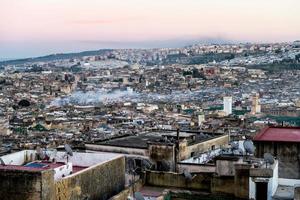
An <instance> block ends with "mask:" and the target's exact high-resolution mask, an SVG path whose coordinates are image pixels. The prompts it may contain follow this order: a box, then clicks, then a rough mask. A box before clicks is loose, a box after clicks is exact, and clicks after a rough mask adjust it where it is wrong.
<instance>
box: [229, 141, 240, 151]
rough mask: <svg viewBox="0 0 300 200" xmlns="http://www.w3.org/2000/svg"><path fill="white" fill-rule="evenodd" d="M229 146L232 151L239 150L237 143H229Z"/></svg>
mask: <svg viewBox="0 0 300 200" xmlns="http://www.w3.org/2000/svg"><path fill="white" fill-rule="evenodd" d="M230 146H231V150H232V151H234V150H238V149H239V143H237V142H231V143H230Z"/></svg>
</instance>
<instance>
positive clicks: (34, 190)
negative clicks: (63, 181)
mask: <svg viewBox="0 0 300 200" xmlns="http://www.w3.org/2000/svg"><path fill="white" fill-rule="evenodd" d="M53 173H54V172H53V171H52V170H48V171H43V172H31V171H21V170H5V171H1V172H0V180H1V181H0V197H1V199H5V200H38V199H41V200H54V196H53V194H54V179H53ZM46 180H47V181H46Z"/></svg>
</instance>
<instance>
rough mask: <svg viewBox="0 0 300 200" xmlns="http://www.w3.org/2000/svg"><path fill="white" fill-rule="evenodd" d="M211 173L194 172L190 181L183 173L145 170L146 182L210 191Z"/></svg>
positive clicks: (154, 184) (155, 184)
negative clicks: (194, 174)
mask: <svg viewBox="0 0 300 200" xmlns="http://www.w3.org/2000/svg"><path fill="white" fill-rule="evenodd" d="M211 177H212V174H211V173H207V174H204V173H201V174H196V176H195V177H194V178H193V180H192V181H188V180H187V179H185V177H184V175H183V174H177V173H173V172H153V171H151V172H148V171H147V172H146V184H147V185H153V186H160V187H175V188H185V189H191V190H201V191H207V192H210V190H211Z"/></svg>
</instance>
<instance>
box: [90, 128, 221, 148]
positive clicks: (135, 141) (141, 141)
mask: <svg viewBox="0 0 300 200" xmlns="http://www.w3.org/2000/svg"><path fill="white" fill-rule="evenodd" d="M176 135H177V133H176V132H174V131H170V132H168V131H165V132H149V133H145V134H140V135H135V136H126V137H121V138H116V139H110V140H107V141H100V142H97V143H96V144H98V145H107V146H118V147H128V148H129V147H131V148H140V149H147V148H148V143H156V142H157V143H161V142H169V143H170V144H172V140H171V138H174V139H175V138H176V137H177V136H176ZM219 136H220V135H212V134H205V133H187V132H180V139H184V138H186V139H187V140H193V141H190V142H192V143H193V144H194V143H198V142H204V141H207V140H209V139H213V138H216V137H219ZM165 138H167V140H168V141H167V140H165Z"/></svg>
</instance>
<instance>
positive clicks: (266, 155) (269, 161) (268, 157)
mask: <svg viewBox="0 0 300 200" xmlns="http://www.w3.org/2000/svg"><path fill="white" fill-rule="evenodd" d="M264 160H265V162H266V167H268V164H270V165H273V164H274V162H275V161H274V157H273V156H272V154H270V153H264Z"/></svg>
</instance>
